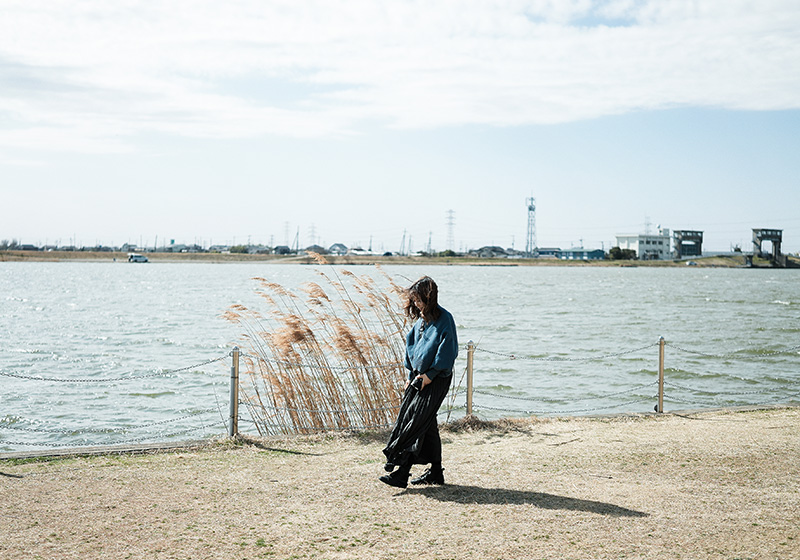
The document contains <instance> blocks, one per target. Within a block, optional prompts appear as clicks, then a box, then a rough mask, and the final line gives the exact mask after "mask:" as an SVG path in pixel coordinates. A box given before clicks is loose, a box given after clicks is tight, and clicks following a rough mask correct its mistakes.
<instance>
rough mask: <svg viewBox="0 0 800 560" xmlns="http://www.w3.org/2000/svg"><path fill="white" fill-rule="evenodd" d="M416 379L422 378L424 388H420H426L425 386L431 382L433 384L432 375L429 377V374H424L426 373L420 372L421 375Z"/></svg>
mask: <svg viewBox="0 0 800 560" xmlns="http://www.w3.org/2000/svg"><path fill="white" fill-rule="evenodd" d="M416 379H422V388H421V389H420V390H422V389H424V388H425V387H426V386H427V385H430V384H431V378H430V377H428V376H427V375H426V374H424V373H420V374H419V375H418V376H417V377H416Z"/></svg>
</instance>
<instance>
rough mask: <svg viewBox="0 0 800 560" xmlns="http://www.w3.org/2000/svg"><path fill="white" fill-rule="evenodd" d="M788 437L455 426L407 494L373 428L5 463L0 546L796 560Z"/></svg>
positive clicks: (749, 418) (797, 417)
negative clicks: (440, 482) (388, 474)
mask: <svg viewBox="0 0 800 560" xmlns="http://www.w3.org/2000/svg"><path fill="white" fill-rule="evenodd" d="M798 432H800V409H798V408H787V409H774V410H761V411H746V412H733V411H728V412H719V411H718V412H706V413H693V414H681V415H674V414H670V415H663V416H646V417H627V418H610V419H575V418H572V419H539V420H537V419H533V420H529V421H518V422H507V423H503V424H499V425H498V424H492V425H482V424H480V423H478V422H473V423H462V425H461V426H460V427H458V428H457V429H454V430H452V431H446V432H444V433H443V441H444V454H445V467H446V470H445V477H446V479H447V484H446V485H445V486H443V487H423V488H419V487H413V488H409V489H408V490H399V489H395V488H391V487H388V486H385V485H383V484H381V483H380V482H378V480H377V478H378V476H379V475H381V474H382V465H383V461H382V454H381V449H382V447H383V441H382V439H381V438H380V437H374V436H373V437H370V436H350V437H344V436H339V437H303V438H291V439H289V438H287V439H271V440H264V441H261V442H257V444H254V443H246V444H242V445H233V444H231V443H230V442H228V443H218V444H215V445H210V446H207V447H206V448H203V449H196V450H184V451H180V452H171V453H160V454H149V455H109V456H99V457H88V458H68V459H58V460H50V461H41V460H40V461H35V462H32V461H23V460H15V461H0V558H2V559H26V560H27V559H36V558H47V559H51V558H52V559H56V558H57V559H69V558H81V559H100V558H109V559H114V560H119V559H125V558H147V559H173V558H174V559H203V558H214V559H216V558H225V559H257V558H274V559H300V558H319V559H336V558H348V559H350V558H355V559H370V560H375V559H384V558H385V559H410V558H426V559H427V558H430V559H462V558H474V559H481V560H483V559H538V558H559V559H570V558H576V559H577V558H580V559H587V558H659V559H661V558H685V559H697V558H720V559H722V558H724V559H736V558H739V559H749V558H770V559H775V558H780V559H790V558H800V436H799V435H798ZM419 471H420V468H417V469H416V472H419Z"/></svg>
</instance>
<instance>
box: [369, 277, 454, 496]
mask: <svg viewBox="0 0 800 560" xmlns="http://www.w3.org/2000/svg"><path fill="white" fill-rule="evenodd" d="M407 295H408V301H407V302H406V306H405V312H406V316H407V317H408V318H409V319H412V320H416V322H415V323H414V326H413V327H412V329H411V331H410V332H409V333H408V335H407V336H406V360H405V366H406V369H408V371H409V374H408V380H407V382H406V389H405V392H404V394H403V401H402V403H401V404H400V413H399V415H398V417H397V423H396V424H395V427H394V429H393V430H392V434H391V436H389V442H388V443H387V444H386V448H385V449H384V450H383V453H384V455H386V465H385V469H386V471H387V472H389V473H390V474H387V475H384V476H382V477H380V480H381V482H384V483H386V484H388V485H390V486H396V487H398V488H405V487H407V486H408V479H409V476H410V474H411V466H412V465H426V464H430V468H429V469H428V470H426V471H425V472H424V473H423V474H422V476H420V477H418V478H415V479H413V480H412V481H411V484H444V474H443V471H444V468H443V467H442V440H441V438H440V437H439V426H438V424H437V422H436V414H437V413H438V411H439V407H440V406H441V404H442V401H444V398H445V396H446V395H447V390H448V388H449V387H450V380H451V379H452V377H453V364H454V363H455V360H456V356H458V337H457V334H456V324H455V321H453V316H452V315H451V314H450V313H449V312H448V311H447V310H446V309H444V308H443V307H441V306H440V305H439V289H438V287H437V286H436V282H434V281H433V279H431V278H429V277H427V276H423V277H422V278H420V279H419V280H417V281H416V282H414V284H413V285H412V286H411V287H410V288H409V289H408V292H407ZM395 468H396V469H395Z"/></svg>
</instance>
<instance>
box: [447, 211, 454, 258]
mask: <svg viewBox="0 0 800 560" xmlns="http://www.w3.org/2000/svg"><path fill="white" fill-rule="evenodd" d="M454 216H455V212H453V211H452V210H448V211H447V249H448V250H449V251H453V250H454V249H453V247H454V246H455V240H454V239H453V226H454V225H455V217H454Z"/></svg>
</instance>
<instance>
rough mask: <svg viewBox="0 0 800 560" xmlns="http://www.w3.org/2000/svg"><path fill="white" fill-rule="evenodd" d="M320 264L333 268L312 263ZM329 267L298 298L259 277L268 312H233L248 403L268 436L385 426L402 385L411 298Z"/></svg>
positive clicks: (388, 282) (386, 281) (387, 280)
mask: <svg viewBox="0 0 800 560" xmlns="http://www.w3.org/2000/svg"><path fill="white" fill-rule="evenodd" d="M314 257H315V258H316V259H317V262H318V263H319V264H327V263H326V261H325V260H324V258H323V257H321V256H319V255H314ZM378 270H379V272H380V273H381V277H382V279H383V282H382V283H381V284H380V285H379V284H378V283H377V282H376V281H375V280H374V279H373V278H371V277H369V276H356V275H355V274H353V273H352V272H350V271H348V270H341V271H337V270H336V269H335V268H333V267H332V268H331V271H332V272H331V275H328V274H326V273H324V272H321V271H317V274H318V275H319V276H320V279H321V280H320V282H319V283H318V282H309V283H308V284H305V285H304V286H302V287H301V288H300V289H299V290H298V292H299V293H295V292H294V291H291V290H288V289H286V288H284V287H283V286H281V285H279V284H276V283H274V282H270V281H269V280H267V279H266V278H254V280H256V281H257V282H258V287H257V289H256V292H257V293H258V294H259V295H260V296H261V297H262V298H263V299H264V301H266V303H267V307H268V310H267V312H266V313H261V312H259V311H256V310H252V309H248V308H246V307H245V306H242V305H234V306H231V308H230V309H228V311H227V312H226V313H225V314H224V317H225V318H226V319H227V320H229V321H232V322H234V323H237V324H239V325H241V326H242V327H244V331H245V332H244V333H243V335H242V341H241V345H242V348H243V364H244V368H243V369H244V375H243V376H242V377H243V378H244V379H248V380H249V383H248V382H244V383H242V385H241V388H240V391H241V393H240V394H241V399H242V401H243V403H244V405H245V406H246V407H247V408H248V410H249V411H250V414H251V416H252V418H253V420H254V421H255V423H256V428H257V430H258V432H259V434H261V435H271V434H290V433H311V432H320V431H330V430H363V429H374V428H383V427H388V426H390V425H392V423H393V422H394V420H395V418H396V416H397V413H398V409H399V402H400V395H401V392H402V389H403V386H404V384H405V375H404V373H403V372H404V368H403V359H404V356H405V340H404V337H403V330H404V327H405V319H404V315H403V313H402V303H403V298H404V297H405V290H404V289H403V288H401V287H399V286H398V285H397V284H396V283H395V282H394V281H393V280H392V278H391V277H389V276H388V275H387V274H386V273H385V272H383V271H382V270H381V269H380V268H378Z"/></svg>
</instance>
